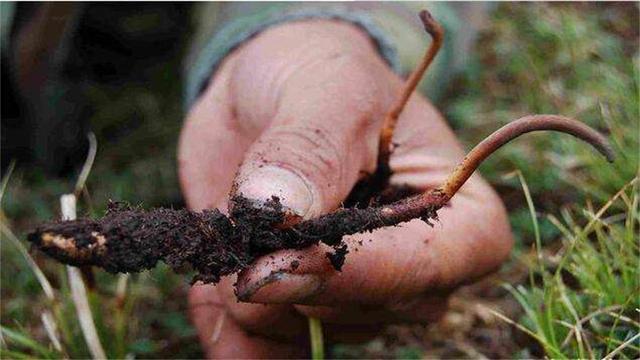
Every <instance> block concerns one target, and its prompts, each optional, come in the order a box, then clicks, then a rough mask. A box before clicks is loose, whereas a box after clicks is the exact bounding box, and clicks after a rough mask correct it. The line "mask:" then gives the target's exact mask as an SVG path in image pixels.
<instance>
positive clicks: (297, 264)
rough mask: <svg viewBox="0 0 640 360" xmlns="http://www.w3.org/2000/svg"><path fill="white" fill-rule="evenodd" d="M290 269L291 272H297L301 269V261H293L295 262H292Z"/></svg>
mask: <svg viewBox="0 0 640 360" xmlns="http://www.w3.org/2000/svg"><path fill="white" fill-rule="evenodd" d="M290 267H291V270H293V271H295V270H297V269H298V268H299V267H300V261H298V260H293V261H292V262H291V265H290Z"/></svg>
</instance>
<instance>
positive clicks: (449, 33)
mask: <svg viewBox="0 0 640 360" xmlns="http://www.w3.org/2000/svg"><path fill="white" fill-rule="evenodd" d="M466 6H468V5H466ZM456 7H458V8H461V6H459V5H454V4H445V3H420V2H410V3H403V2H353V3H259V2H256V3H208V4H200V5H198V8H196V31H195V36H194V40H193V42H192V46H191V49H190V51H189V55H188V57H187V60H186V62H185V74H184V76H185V79H186V83H185V107H186V109H187V110H188V109H189V108H190V107H191V106H192V105H193V103H194V102H195V101H196V100H197V98H198V97H199V95H200V94H201V93H202V91H203V90H204V89H206V87H207V85H208V82H209V79H210V78H211V75H212V74H213V73H214V72H215V70H216V68H217V67H218V65H219V64H220V62H221V61H222V60H223V59H224V57H225V56H226V55H227V54H229V53H230V52H231V51H233V50H234V49H235V48H237V47H238V46H240V45H241V44H242V43H243V42H245V41H247V40H249V39H251V38H252V37H254V36H255V35H257V34H259V33H260V32H261V31H263V30H265V29H267V28H269V27H271V26H275V25H278V24H281V23H285V22H289V21H298V20H303V19H311V18H322V19H336V20H340V21H346V22H349V23H352V24H354V25H356V26H358V27H360V28H361V29H362V30H364V31H365V32H366V33H367V34H368V35H369V36H370V38H371V39H372V41H373V42H374V43H375V45H376V48H377V49H378V52H379V54H380V56H381V57H382V58H383V59H384V60H385V61H386V62H387V63H388V64H389V66H390V67H391V68H392V69H393V70H394V71H395V72H396V73H398V74H399V75H401V76H405V75H407V74H408V73H409V72H410V71H411V70H412V69H413V67H414V66H415V65H416V64H417V62H418V61H420V58H421V57H422V55H423V54H424V51H425V49H426V47H427V46H428V44H429V41H431V40H430V38H429V36H428V34H426V33H425V31H424V28H423V27H422V24H421V23H420V20H419V18H418V12H419V11H420V10H421V9H428V10H429V11H430V12H431V13H432V14H433V15H434V17H435V18H436V19H437V20H438V21H439V22H440V23H441V24H442V25H443V27H444V29H445V32H446V35H445V42H444V46H443V48H442V49H441V52H440V53H439V55H438V57H437V58H436V59H435V61H434V63H433V65H432V68H431V69H430V70H429V73H428V74H427V76H426V79H425V80H424V81H423V82H422V86H421V88H420V90H422V91H425V92H426V94H427V96H429V97H430V98H432V99H437V98H438V97H439V96H441V95H442V93H443V91H444V89H445V87H446V83H447V82H448V79H449V78H450V77H451V75H452V74H453V73H454V72H455V70H456V69H458V68H459V67H461V66H462V65H463V64H464V54H463V53H461V52H462V51H464V50H465V49H460V50H461V51H456V50H457V48H456V44H458V47H460V46H459V45H460V44H461V43H464V40H465V39H464V38H461V36H460V34H461V32H460V31H459V29H461V28H462V29H464V28H465V23H464V22H461V21H460V20H459V14H460V13H463V12H462V11H460V9H457V8H456ZM473 10H474V11H472V13H478V14H479V13H482V11H481V10H482V9H480V7H478V6H475V8H474V9H473ZM468 25H470V24H467V26H466V27H470V26H468ZM471 31H472V32H473V33H475V29H473V27H472V26H471ZM467 32H468V31H467ZM462 33H463V34H464V32H462ZM467 35H468V34H467ZM472 37H473V36H467V38H472ZM467 40H468V39H467ZM467 42H468V41H467ZM461 60H462V61H461Z"/></svg>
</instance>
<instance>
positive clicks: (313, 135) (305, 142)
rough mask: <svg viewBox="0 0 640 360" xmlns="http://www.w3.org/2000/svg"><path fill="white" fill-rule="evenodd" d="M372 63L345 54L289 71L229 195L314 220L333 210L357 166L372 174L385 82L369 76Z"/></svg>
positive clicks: (347, 189) (357, 172) (349, 185)
mask: <svg viewBox="0 0 640 360" xmlns="http://www.w3.org/2000/svg"><path fill="white" fill-rule="evenodd" d="M375 65H377V64H376V63H372V62H367V60H366V59H362V58H360V57H357V56H351V55H344V56H338V57H334V58H332V59H328V60H326V61H323V62H316V63H314V64H311V65H309V66H306V67H305V68H302V69H300V70H299V71H298V75H293V76H291V77H290V78H289V79H288V81H287V84H286V86H285V87H284V89H282V90H281V92H280V96H279V99H278V108H277V110H276V112H275V115H274V117H273V118H272V119H271V120H270V121H269V126H268V127H267V128H266V129H265V130H264V131H263V133H262V134H261V135H260V137H259V138H258V139H257V140H256V141H255V142H254V143H253V145H252V146H251V148H250V149H249V151H248V153H247V154H246V157H245V160H244V162H243V164H242V166H241V167H240V169H239V172H238V175H237V177H236V184H235V187H234V190H235V194H234V195H242V196H244V197H246V198H249V199H253V200H260V201H264V200H267V199H270V198H271V197H272V196H274V195H275V196H277V197H278V198H279V199H280V201H281V202H282V204H283V205H284V206H285V207H288V208H289V210H291V211H293V212H295V213H296V214H298V215H300V216H302V217H305V218H310V217H315V216H318V215H320V214H323V213H327V212H329V211H331V210H333V209H335V208H336V207H338V206H339V205H340V204H341V202H342V201H343V200H344V199H345V197H346V196H347V195H348V194H349V192H350V191H351V188H352V187H353V185H354V184H355V183H356V181H357V180H358V178H359V177H360V174H361V173H362V172H363V171H367V172H369V171H372V170H373V169H374V167H375V163H376V157H377V141H378V136H377V133H378V131H379V127H380V124H381V122H382V115H383V104H382V102H383V101H381V99H384V98H385V96H384V93H386V92H387V91H388V90H387V89H388V88H389V87H390V86H382V84H381V83H382V81H379V80H378V79H376V78H375V77H373V76H372V75H371V74H375V73H379V72H380V71H379V70H373V69H371V67H372V66H375Z"/></svg>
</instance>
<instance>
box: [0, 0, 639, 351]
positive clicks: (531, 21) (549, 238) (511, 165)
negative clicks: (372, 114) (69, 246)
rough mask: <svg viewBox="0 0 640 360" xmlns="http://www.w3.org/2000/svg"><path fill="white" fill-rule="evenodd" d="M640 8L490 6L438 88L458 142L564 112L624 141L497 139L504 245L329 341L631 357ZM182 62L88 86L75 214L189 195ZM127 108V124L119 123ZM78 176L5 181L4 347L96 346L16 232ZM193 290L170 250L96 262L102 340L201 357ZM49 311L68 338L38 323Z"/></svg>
mask: <svg viewBox="0 0 640 360" xmlns="http://www.w3.org/2000/svg"><path fill="white" fill-rule="evenodd" d="M638 21H639V20H638V6H637V4H634V3H629V4H607V5H604V4H602V5H600V4H544V3H536V4H533V3H530V4H524V3H521V4H502V5H500V6H498V8H497V9H496V11H495V12H494V14H493V16H492V18H491V25H490V26H489V28H488V29H487V30H486V31H485V32H483V34H482V35H481V39H480V41H479V42H478V47H477V49H478V52H477V54H478V57H477V59H475V60H474V62H473V63H472V64H471V66H469V69H468V70H467V71H466V72H465V73H464V74H463V75H462V76H460V77H459V78H458V79H457V80H456V82H455V83H454V84H453V85H452V87H451V89H450V91H449V95H448V96H447V97H446V98H445V101H444V102H443V103H442V104H440V108H441V109H442V110H443V111H444V112H445V113H446V115H447V117H448V118H449V119H450V121H451V123H452V124H453V125H454V127H455V128H456V131H457V133H458V134H459V135H460V137H461V138H462V139H463V141H464V142H465V143H466V144H467V145H468V146H469V147H470V146H472V145H473V144H475V143H476V142H477V141H479V140H480V139H481V138H482V137H483V136H485V135H487V134H488V133H490V132H491V131H492V130H493V129H496V128H498V127H499V126H500V125H502V124H504V123H506V122H508V121H509V120H511V119H514V118H517V117H519V116H522V115H524V114H528V113H559V114H563V115H567V116H573V117H577V118H579V119H581V120H583V121H585V122H586V123H588V124H590V125H592V126H594V127H596V128H599V129H601V130H603V131H606V132H608V133H609V135H610V138H611V139H612V141H613V144H614V146H615V149H616V153H617V154H618V156H619V158H618V160H617V161H616V162H615V163H614V164H613V165H610V164H607V163H606V162H605V161H604V160H603V159H602V158H600V157H599V156H598V155H597V154H594V153H593V151H592V150H591V149H589V148H588V147H587V146H585V145H584V144H581V143H578V142H577V141H575V140H573V139H571V138H568V137H566V136H561V135H560V136H555V135H552V136H549V135H544V136H543V135H532V136H529V137H526V138H523V139H520V140H518V141H516V142H515V143H513V144H512V145H510V146H508V147H506V148H504V149H503V150H500V152H499V153H498V154H496V155H495V156H494V157H493V158H492V159H491V160H490V161H488V163H487V164H485V165H483V167H482V168H481V171H482V174H483V175H484V176H485V177H486V178H487V179H489V180H490V181H491V183H492V184H493V185H494V186H495V187H496V188H497V189H498V191H499V193H500V195H501V196H502V198H503V200H504V201H505V203H506V204H507V207H508V209H509V212H510V219H511V224H512V227H513V230H514V233H515V235H516V238H517V244H516V249H515V250H514V252H513V256H512V257H511V260H510V261H509V262H508V263H507V264H506V265H505V266H504V267H503V269H502V270H501V271H500V272H499V273H497V274H495V275H492V276H491V277H489V278H487V279H485V280H483V281H482V282H480V283H478V284H475V285H473V286H469V287H466V288H463V289H461V290H460V291H459V292H458V293H456V295H455V296H454V297H453V299H452V300H451V311H450V312H449V313H448V314H447V315H446V316H445V318H444V319H443V320H442V321H441V322H440V323H438V324H433V325H431V326H428V327H423V326H391V327H389V328H388V329H386V330H385V332H384V333H383V334H382V335H381V336H379V337H378V338H377V339H375V340H373V341H371V342H370V343H368V344H365V345H361V346H346V345H339V344H338V345H332V346H331V348H330V351H331V354H333V355H334V356H339V357H351V358H356V357H396V358H420V357H456V358H460V357H469V358H479V357H489V358H504V357H513V356H519V357H541V356H545V355H546V356H549V357H554V358H555V357H558V358H561V357H567V358H576V357H604V356H606V355H607V354H612V353H613V356H615V357H621V358H637V356H638V353H639V351H640V340H639V338H638V334H639V330H640V323H639V322H640V320H639V313H638V309H640V302H639V300H638V297H637V294H638V293H639V292H640V282H639V278H640V271H639V261H640V248H639V246H638V240H639V239H638V233H639V231H640V209H639V201H640V198H639V197H638V184H637V183H633V179H635V178H636V177H637V176H638V163H639V161H640V159H639V146H640V143H639V139H638V138H639V136H640V129H639V123H640V113H639V108H638V107H639V104H640V99H639V86H638V85H639V80H640V78H639V76H640V74H639V72H638V66H639V65H640V63H639V62H640V58H639V53H638V28H639V23H638ZM176 66H177V65H176V64H175V63H165V64H161V65H160V66H157V67H155V68H153V69H150V70H149V74H148V77H149V78H150V79H151V83H150V84H151V86H149V85H147V86H142V85H139V86H138V85H135V84H134V85H131V86H128V87H126V88H125V90H122V88H121V87H109V86H95V87H94V88H93V89H92V91H91V92H90V93H89V95H90V99H91V101H92V102H93V103H94V104H95V105H96V108H97V109H98V111H97V113H96V114H95V115H94V116H93V117H92V119H91V123H92V125H93V127H94V129H95V132H96V134H97V137H98V139H99V141H100V149H99V152H98V156H97V158H96V165H95V167H94V169H93V172H92V175H91V177H90V179H89V181H88V189H89V192H90V194H91V197H90V201H87V199H84V201H83V202H82V203H81V207H80V209H79V211H80V213H90V214H97V213H100V212H101V211H102V209H104V206H105V204H106V201H107V200H108V199H109V198H113V199H125V200H128V201H130V202H132V203H141V204H143V206H145V207H151V206H158V205H165V206H167V205H173V206H181V197H180V193H179V188H178V186H177V180H176V174H175V168H176V167H175V143H176V139H177V134H178V130H179V127H180V117H181V115H180V114H181V112H180V111H181V109H180V103H179V94H180V92H179V89H176V87H174V86H167V85H166V84H167V83H168V82H169V83H171V82H170V81H168V80H170V79H172V76H173V75H172V74H175V73H176ZM173 83H175V81H174V82H173ZM123 123H124V124H127V126H128V127H127V129H129V130H128V131H127V132H126V133H124V134H123V133H116V134H114V131H113V129H114V128H115V127H117V126H121V124H123ZM131 154H136V156H131ZM72 187H73V180H72V179H66V180H65V179H61V180H55V179H50V178H48V177H46V176H44V175H43V174H42V173H41V172H39V171H38V170H37V169H27V168H20V167H19V166H18V168H17V169H16V171H15V172H14V174H13V175H12V177H11V179H10V181H9V183H8V186H7V188H6V190H5V191H4V196H3V199H2V230H3V232H2V249H1V250H2V252H1V255H2V273H1V275H0V276H1V277H0V280H1V281H2V283H1V287H0V292H1V293H0V295H1V296H2V304H1V308H0V309H1V311H2V319H1V324H2V329H3V330H2V337H3V343H4V345H3V346H2V354H3V357H7V358H8V357H16V358H18V357H20V356H21V355H22V354H25V353H26V354H31V355H33V356H36V357H60V356H61V355H65V356H70V357H87V356H88V355H89V353H88V350H87V347H86V345H85V342H84V340H83V337H82V334H81V332H80V330H79V326H78V319H77V317H76V315H75V312H74V311H75V310H74V307H73V305H72V302H71V300H70V294H69V284H68V283H67V280H66V279H67V277H66V275H65V272H64V268H63V267H62V266H60V265H57V264H54V263H53V262H52V261H47V260H46V259H44V258H41V257H40V256H39V255H38V254H32V255H33V256H34V258H35V263H36V264H37V265H38V266H39V268H41V269H42V271H43V273H44V275H45V276H46V277H47V278H48V279H49V281H50V282H51V286H52V288H53V295H54V296H53V298H49V297H47V295H46V293H45V292H43V290H42V288H41V285H40V283H39V282H38V279H37V277H36V276H35V275H34V273H33V271H32V270H31V269H32V267H30V266H29V264H28V263H27V262H26V261H25V260H24V257H23V256H22V255H21V254H20V253H19V250H18V248H17V247H16V246H15V244H14V243H13V242H12V241H11V236H10V234H9V231H13V232H14V233H15V234H16V235H17V237H18V238H22V237H23V235H24V233H25V232H26V231H27V229H29V227H30V226H32V225H33V224H35V223H36V222H38V221H40V220H43V219H47V218H51V217H54V216H58V215H59V211H58V208H59V205H58V200H57V197H58V196H59V195H60V194H62V193H65V192H69V191H70V190H71V189H72ZM23 244H24V242H23ZM124 285H126V286H124ZM186 291H187V283H186V281H185V280H184V279H183V278H181V277H179V276H177V275H175V274H172V273H171V272H170V271H168V270H167V269H166V268H164V267H159V268H157V269H155V270H153V271H150V272H147V273H143V274H138V275H133V276H131V277H128V278H125V277H114V276H110V275H108V274H104V273H102V272H99V271H96V273H95V287H94V288H93V290H91V291H90V296H89V297H90V302H91V305H92V308H93V313H94V316H95V320H96V323H97V327H98V332H99V335H100V338H101V340H102V343H103V345H104V346H105V348H106V351H107V354H108V355H109V356H112V357H120V358H122V357H125V356H126V355H127V354H132V355H134V356H135V357H164V358H166V357H199V356H201V353H200V350H199V348H198V346H197V343H196V339H195V333H194V330H193V328H192V327H191V326H190V325H189V323H188V321H187V319H186V316H185V306H186V298H185V293H186ZM48 312H50V313H51V317H52V318H54V319H55V320H56V321H57V324H58V328H59V333H60V334H61V335H60V341H61V343H62V348H63V351H62V352H60V351H56V350H55V348H54V345H53V344H52V342H51V341H50V340H49V337H48V336H47V331H46V326H44V325H43V324H44V322H43V314H48ZM47 316H48V315H45V316H44V317H45V318H47ZM47 321H48V320H45V322H47Z"/></svg>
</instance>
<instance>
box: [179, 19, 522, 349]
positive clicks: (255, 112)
mask: <svg viewBox="0 0 640 360" xmlns="http://www.w3.org/2000/svg"><path fill="white" fill-rule="evenodd" d="M401 84H402V80H401V79H400V78H399V77H398V76H397V75H395V74H393V73H392V71H391V70H390V69H389V67H388V66H387V65H386V63H385V62H384V61H383V60H382V58H381V57H380V56H379V55H378V54H377V52H376V49H375V46H374V44H373V43H372V41H371V40H370V39H369V38H368V36H367V35H366V33H364V32H363V31H362V30H360V29H359V28H357V27H355V26H353V25H350V24H347V23H344V22H338V21H330V20H309V21H302V22H293V23H287V24H284V25H279V26H276V27H273V28H271V29H268V30H266V31H264V32H262V33H261V34H260V35H258V36H257V37H255V38H254V39H252V40H250V41H249V42H247V43H245V44H244V45H243V46H241V47H240V48H238V49H237V50H235V51H234V52H233V53H232V54H231V55H229V56H228V57H227V59H226V60H225V61H224V63H223V64H222V66H221V67H220V68H219V70H218V71H217V72H216V73H215V74H214V76H213V77H212V79H211V82H210V84H209V86H208V87H207V89H206V90H205V91H204V93H203V94H202V96H201V98H200V99H199V101H198V102H197V103H196V104H195V105H194V106H193V108H192V109H191V112H190V113H189V115H188V119H187V121H186V124H185V127H184V129H183V132H182V136H181V141H180V146H179V164H180V165H179V166H180V180H181V184H182V188H183V191H184V194H185V197H186V200H187V202H188V205H189V207H191V208H192V209H196V210H200V209H205V208H213V207H218V208H219V209H221V210H223V211H226V209H227V206H228V199H229V193H230V192H232V191H233V192H234V193H242V194H243V195H244V196H246V197H249V198H254V199H262V200H264V199H267V198H270V197H271V196H272V195H276V196H278V197H279V198H280V199H281V201H282V202H283V204H284V205H286V206H287V207H289V208H290V209H291V210H293V211H295V212H297V213H298V214H300V215H301V216H304V217H305V218H313V217H317V216H318V215H321V214H325V213H328V212H331V211H332V210H334V209H336V208H337V207H339V206H340V204H341V202H342V201H344V199H345V198H346V197H347V195H348V194H349V192H350V191H351V189H352V187H353V186H354V184H355V183H356V182H357V181H358V180H359V179H361V178H362V176H363V175H364V174H367V173H372V172H373V171H374V170H375V167H376V160H377V152H378V138H379V132H380V128H381V124H382V120H383V117H384V115H385V112H386V110H387V109H388V108H389V107H390V106H391V104H392V102H393V100H394V99H395V96H396V95H397V94H398V91H399V89H400V87H401ZM393 142H394V143H395V144H396V145H397V146H396V148H395V151H394V153H393V155H392V157H391V161H390V166H391V169H392V170H393V172H394V175H393V176H392V178H391V183H392V184H398V185H399V184H407V185H411V186H413V187H417V188H419V189H425V188H432V187H435V186H437V185H439V184H440V183H441V182H442V181H443V180H444V179H445V177H446V175H447V173H448V172H449V171H450V170H451V169H452V168H453V167H454V165H455V164H456V163H457V161H459V160H460V159H461V158H462V157H463V150H462V148H461V146H460V144H459V143H458V142H457V141H456V139H455V136H454V134H453V133H452V131H451V130H450V129H449V128H448V127H447V125H446V123H445V121H444V120H443V118H442V116H441V115H440V114H439V113H438V112H437V111H436V109H435V108H434V107H433V106H432V105H431V104H430V103H429V102H428V101H427V100H426V99H424V98H423V97H422V96H419V95H414V96H413V97H412V98H411V100H410V101H409V103H408V105H407V107H406V108H405V110H404V112H403V113H402V115H401V116H400V120H399V122H398V126H397V129H396V132H395V134H394V137H393ZM439 218H440V221H439V222H437V223H435V224H434V226H433V227H430V226H428V225H427V224H425V223H424V222H422V221H420V220H413V221H411V222H408V223H404V224H402V225H400V226H397V227H389V228H383V229H378V230H376V231H374V232H372V233H367V234H358V235H354V236H348V237H346V238H345V241H346V243H347V244H349V250H350V253H349V254H348V255H347V259H346V262H345V265H344V267H343V269H342V272H338V271H336V270H334V269H333V267H332V266H331V265H330V263H329V260H328V259H327V257H326V256H325V253H326V252H328V251H330V249H329V248H327V247H326V246H324V245H318V246H314V247H311V248H308V249H304V250H286V251H279V252H276V253H274V254H272V255H271V256H265V257H263V258H261V259H258V260H257V261H256V262H255V263H254V264H253V265H252V266H251V267H250V268H248V269H247V270H245V271H243V272H242V273H241V274H240V275H238V277H237V278H236V277H232V278H226V279H223V280H222V281H221V282H220V284H218V285H217V286H212V285H196V286H194V287H193V289H192V290H191V293H190V306H191V317H192V319H193V322H194V323H195V326H196V328H197V330H198V332H199V335H200V340H201V342H202V344H203V346H204V349H205V351H206V353H207V355H208V356H211V357H225V358H240V357H251V358H257V357H286V356H296V357H301V356H304V354H305V351H307V348H308V345H307V344H306V343H305V342H304V341H305V337H306V334H307V321H306V317H307V316H311V317H316V318H319V319H320V320H322V321H323V324H324V329H325V337H326V338H328V340H329V341H332V340H335V341H363V340H365V339H367V338H368V337H369V336H371V335H374V334H375V333H376V332H377V331H379V330H380V329H381V327H382V325H384V324H387V323H393V322H420V323H428V322H430V321H434V320H436V319H437V318H438V317H439V316H440V315H441V314H442V313H443V311H444V309H445V307H446V299H447V295H448V294H449V293H450V292H451V291H452V289H454V288H455V287H456V286H459V285H461V284H464V283H468V282H471V281H473V280H475V279H477V278H478V277H481V276H482V275H485V274H487V273H488V272H491V271H492V270H495V269H496V268H497V267H498V266H499V265H500V263H501V262H502V261H503V260H504V259H505V258H506V257H507V256H508V253H509V250H510V248H511V234H510V230H509V225H508V222H507V218H506V215H505V211H504V208H503V206H502V204H501V202H500V200H499V198H498V197H497V196H496V194H495V193H494V192H493V190H492V189H491V188H490V187H489V186H488V185H487V184H486V183H485V182H484V181H483V180H482V179H481V178H480V177H479V176H477V175H476V176H474V177H472V178H471V179H470V181H469V182H467V183H466V185H464V187H463V188H462V189H461V191H460V192H459V193H458V194H457V195H456V196H455V197H454V198H453V199H452V201H451V203H450V206H448V207H445V208H443V209H442V210H440V211H439ZM236 281H237V292H238V293H237V296H236V294H234V289H233V284H234V282H236ZM238 298H239V299H240V300H241V301H243V302H238ZM263 304H269V305H263Z"/></svg>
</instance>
